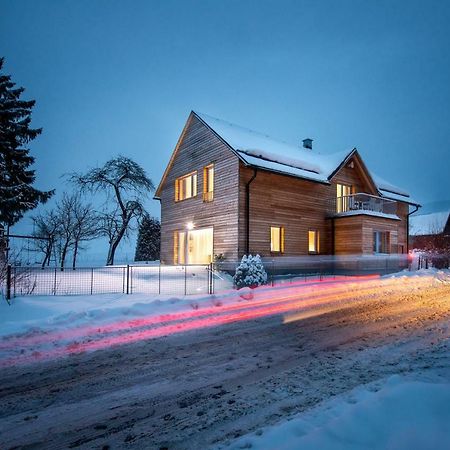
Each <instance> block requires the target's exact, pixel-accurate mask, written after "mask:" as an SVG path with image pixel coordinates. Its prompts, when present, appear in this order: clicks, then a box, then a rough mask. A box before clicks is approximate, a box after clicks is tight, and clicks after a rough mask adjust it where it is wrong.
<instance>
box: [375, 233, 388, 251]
mask: <svg viewBox="0 0 450 450" xmlns="http://www.w3.org/2000/svg"><path fill="white" fill-rule="evenodd" d="M373 252H374V253H389V231H374V232H373Z"/></svg>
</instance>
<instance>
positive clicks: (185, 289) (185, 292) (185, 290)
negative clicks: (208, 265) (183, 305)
mask: <svg viewBox="0 0 450 450" xmlns="http://www.w3.org/2000/svg"><path fill="white" fill-rule="evenodd" d="M186 272H187V265H186V264H185V265H184V295H187V286H186V283H187V273H186Z"/></svg>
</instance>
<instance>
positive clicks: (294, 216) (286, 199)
mask: <svg viewBox="0 0 450 450" xmlns="http://www.w3.org/2000/svg"><path fill="white" fill-rule="evenodd" d="M253 173H254V172H253V169H251V168H248V167H245V166H244V165H243V164H242V163H241V166H240V190H239V192H240V196H239V202H240V207H239V254H240V255H243V254H244V253H245V252H246V193H245V185H246V183H247V182H248V181H249V180H250V179H251V177H252V176H253ZM330 192H331V187H330V186H329V185H325V184H320V183H316V182H310V181H306V180H302V179H298V178H293V177H290V176H286V175H281V174H276V173H271V172H266V171H263V170H258V172H257V175H256V178H255V179H254V180H253V182H252V183H251V185H250V249H249V250H250V253H259V254H260V255H261V256H271V255H272V254H271V252H270V227H271V226H282V227H284V229H285V252H284V255H285V256H296V255H307V254H308V230H314V229H316V230H319V233H320V241H321V242H320V247H321V252H322V253H329V252H331V225H330V221H329V220H326V211H327V208H328V203H329V201H328V199H329V195H330ZM333 192H335V191H333ZM274 255H278V254H274Z"/></svg>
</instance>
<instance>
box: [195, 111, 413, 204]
mask: <svg viewBox="0 0 450 450" xmlns="http://www.w3.org/2000/svg"><path fill="white" fill-rule="evenodd" d="M195 114H196V115H197V116H198V117H199V118H200V119H201V120H202V121H203V122H205V123H206V124H207V125H208V126H209V127H210V128H211V129H212V130H213V131H214V132H215V133H216V134H218V135H219V136H220V137H221V138H222V139H223V140H224V141H225V142H226V143H227V144H228V145H229V146H230V147H231V148H232V149H233V150H234V151H235V152H236V153H237V155H238V156H239V157H240V158H241V159H242V160H243V161H244V163H246V164H248V165H250V166H254V167H259V168H262V169H266V170H270V171H273V172H279V173H284V174H287V175H292V176H296V177H300V178H305V179H308V180H313V181H318V182H323V183H328V182H329V180H330V178H331V177H332V175H333V174H334V173H335V171H336V169H337V168H338V167H339V166H340V165H341V164H342V163H343V162H344V161H345V160H346V159H347V158H348V157H349V156H350V155H351V154H352V153H353V152H355V149H352V150H347V151H343V152H338V153H332V154H326V155H325V154H322V153H319V152H317V151H316V150H314V151H312V150H309V149H305V148H303V147H300V146H297V145H292V144H288V143H286V142H283V141H279V140H276V139H273V138H271V137H270V136H267V135H265V134H262V133H259V132H257V131H253V130H249V129H247V128H244V127H241V126H240V125H235V124H233V123H230V122H226V121H225V120H221V119H217V118H215V117H211V116H209V115H207V114H202V113H198V112H195ZM369 177H372V180H373V182H374V184H375V186H376V187H377V189H378V192H379V194H380V195H381V196H382V197H386V198H389V199H392V200H397V201H403V202H407V203H411V204H417V202H416V201H415V200H413V199H412V198H411V197H410V196H409V194H408V193H407V192H406V191H405V190H403V189H401V188H399V187H397V186H395V185H393V184H391V183H389V182H387V181H386V180H384V179H383V178H381V177H379V176H378V175H375V174H373V173H372V172H370V173H369Z"/></svg>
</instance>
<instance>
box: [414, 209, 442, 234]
mask: <svg viewBox="0 0 450 450" xmlns="http://www.w3.org/2000/svg"><path fill="white" fill-rule="evenodd" d="M449 217H450V211H441V212H435V213H432V214H423V215H417V216H411V217H410V219H409V221H410V222H409V223H410V233H411V234H412V235H413V236H420V235H426V234H439V233H442V232H443V231H444V228H445V225H446V224H447V221H448V220H449Z"/></svg>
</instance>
